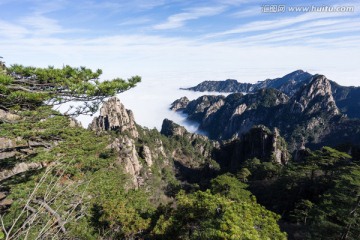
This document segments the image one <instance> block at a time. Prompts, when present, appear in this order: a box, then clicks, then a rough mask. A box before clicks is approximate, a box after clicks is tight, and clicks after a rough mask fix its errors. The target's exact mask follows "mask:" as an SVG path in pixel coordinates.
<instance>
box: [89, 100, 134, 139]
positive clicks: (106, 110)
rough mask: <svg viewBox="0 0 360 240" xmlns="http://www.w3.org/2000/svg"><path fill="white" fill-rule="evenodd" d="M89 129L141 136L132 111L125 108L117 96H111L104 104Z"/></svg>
mask: <svg viewBox="0 0 360 240" xmlns="http://www.w3.org/2000/svg"><path fill="white" fill-rule="evenodd" d="M89 129H91V130H93V131H96V132H101V131H109V130H111V131H117V132H119V133H128V134H130V136H131V137H133V138H137V137H138V136H139V133H138V132H137V129H136V124H135V120H134V115H133V113H132V111H131V110H127V109H125V107H124V105H123V104H122V103H121V102H120V100H119V99H118V98H116V97H112V98H110V99H109V100H108V101H106V102H105V103H104V104H103V106H102V107H101V109H100V115H99V117H96V118H94V120H93V121H92V123H91V124H90V125H89Z"/></svg>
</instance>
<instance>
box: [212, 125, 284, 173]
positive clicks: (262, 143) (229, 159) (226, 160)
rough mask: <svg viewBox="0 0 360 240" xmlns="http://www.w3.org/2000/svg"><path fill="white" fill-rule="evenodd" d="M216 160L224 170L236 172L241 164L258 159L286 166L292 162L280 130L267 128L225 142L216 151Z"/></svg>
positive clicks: (254, 130)
mask: <svg viewBox="0 0 360 240" xmlns="http://www.w3.org/2000/svg"><path fill="white" fill-rule="evenodd" d="M214 155H215V158H216V159H217V160H218V161H219V163H220V165H221V166H222V168H223V169H227V170H229V171H233V172H236V171H237V170H238V169H239V167H240V164H241V163H243V162H244V161H246V160H248V159H253V158H258V159H259V160H261V161H262V162H273V163H278V164H286V163H287V162H288V161H289V160H290V154H289V152H288V150H287V144H286V142H285V140H284V139H283V138H282V137H281V136H280V133H279V130H278V129H276V128H275V129H274V130H273V131H271V130H270V129H268V128H267V127H265V126H262V125H259V126H255V127H253V128H252V129H251V130H250V131H249V132H247V133H246V134H243V135H241V136H240V137H239V138H236V139H234V140H231V141H228V142H225V143H224V144H222V145H221V147H219V148H218V149H216V150H214Z"/></svg>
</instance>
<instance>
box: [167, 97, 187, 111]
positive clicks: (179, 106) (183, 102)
mask: <svg viewBox="0 0 360 240" xmlns="http://www.w3.org/2000/svg"><path fill="white" fill-rule="evenodd" d="M188 103H189V99H188V98H187V97H182V98H180V99H178V100H176V101H175V102H173V103H172V104H171V107H170V109H171V110H173V111H179V110H184V109H185V108H186V106H187V105H188Z"/></svg>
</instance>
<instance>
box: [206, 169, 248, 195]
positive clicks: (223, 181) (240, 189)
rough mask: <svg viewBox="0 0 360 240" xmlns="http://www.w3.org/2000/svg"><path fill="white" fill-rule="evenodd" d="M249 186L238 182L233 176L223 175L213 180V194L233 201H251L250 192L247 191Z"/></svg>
mask: <svg viewBox="0 0 360 240" xmlns="http://www.w3.org/2000/svg"><path fill="white" fill-rule="evenodd" d="M245 188H247V185H246V184H244V183H242V182H240V181H239V180H237V179H236V178H235V177H233V176H232V175H231V174H223V175H220V176H218V177H216V178H214V179H212V180H211V188H210V189H211V192H212V193H213V194H221V195H223V196H225V197H226V198H229V199H231V200H236V201H241V200H244V201H246V200H249V199H250V194H251V193H250V192H249V191H247V190H245Z"/></svg>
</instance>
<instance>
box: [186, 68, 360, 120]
mask: <svg viewBox="0 0 360 240" xmlns="http://www.w3.org/2000/svg"><path fill="white" fill-rule="evenodd" d="M313 76H314V75H312V74H310V73H308V72H305V71H303V70H297V71H294V72H292V73H289V74H287V75H285V76H283V77H280V78H275V79H266V80H264V81H258V82H257V83H254V84H252V83H240V82H238V81H237V80H234V79H227V80H224V81H204V82H202V83H200V84H198V85H197V86H195V87H190V88H181V89H183V90H191V91H197V92H224V93H225V92H226V93H237V92H241V93H254V92H256V91H258V90H260V89H265V88H274V89H277V90H279V91H281V92H283V93H285V94H286V95H288V96H289V97H291V96H293V95H294V94H295V93H296V92H298V91H299V89H300V88H301V87H302V86H303V85H305V84H309V83H310V82H311V81H312V79H313ZM329 82H330V84H331V90H332V95H333V97H334V99H335V102H336V105H337V107H338V108H339V109H340V110H341V112H342V113H344V114H347V115H348V117H350V118H360V110H359V109H360V87H344V86H340V85H339V84H337V83H336V82H334V81H331V80H329Z"/></svg>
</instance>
